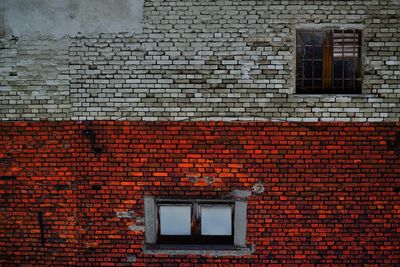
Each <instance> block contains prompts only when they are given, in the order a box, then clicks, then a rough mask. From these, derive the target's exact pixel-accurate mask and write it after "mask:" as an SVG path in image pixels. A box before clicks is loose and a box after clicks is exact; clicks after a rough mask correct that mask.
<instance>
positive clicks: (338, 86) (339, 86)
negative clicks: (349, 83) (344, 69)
mask: <svg viewBox="0 0 400 267" xmlns="http://www.w3.org/2000/svg"><path fill="white" fill-rule="evenodd" d="M333 88H334V89H343V80H334V82H333Z"/></svg>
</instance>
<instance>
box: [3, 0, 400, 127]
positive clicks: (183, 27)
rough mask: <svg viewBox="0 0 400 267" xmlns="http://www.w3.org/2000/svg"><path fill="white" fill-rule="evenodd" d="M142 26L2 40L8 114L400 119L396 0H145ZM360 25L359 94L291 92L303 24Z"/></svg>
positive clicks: (15, 116)
mask: <svg viewBox="0 0 400 267" xmlns="http://www.w3.org/2000/svg"><path fill="white" fill-rule="evenodd" d="M143 12H144V14H143V15H144V22H143V31H142V33H140V34H137V33H119V34H92V35H83V36H82V35H80V36H76V37H71V38H64V39H61V40H59V41H51V40H46V39H45V40H40V39H39V40H37V39H33V40H32V39H29V40H19V41H17V40H9V39H7V38H5V39H3V40H2V47H3V49H2V53H1V55H0V62H1V63H2V65H3V67H2V69H1V73H2V75H3V79H2V81H1V84H0V85H1V88H2V89H1V97H2V98H1V104H2V105H1V108H2V114H4V115H3V116H2V119H8V120H10V119H50V120H60V119H63V120H69V119H73V120H92V119H98V120H100V119H120V118H121V119H125V118H126V119H129V120H142V119H143V120H176V121H181V120H274V119H275V120H284V121H286V120H288V121H318V120H322V121H332V120H335V121H361V122H363V121H398V118H399V115H400V111H399V98H400V88H399V77H400V72H399V66H400V41H399V35H400V33H399V29H400V22H399V17H400V8H399V2H398V1H384V0H382V1H377V0H372V1H145V3H144V11H143ZM324 23H328V24H335V25H347V24H358V25H361V26H362V27H363V28H364V30H363V45H364V51H363V54H364V56H363V69H364V72H363V75H364V83H363V94H362V95H352V96H343V95H328V96H321V95H318V96H301V95H296V94H295V88H294V86H295V85H294V82H295V64H294V63H295V29H296V27H299V25H301V24H324Z"/></svg>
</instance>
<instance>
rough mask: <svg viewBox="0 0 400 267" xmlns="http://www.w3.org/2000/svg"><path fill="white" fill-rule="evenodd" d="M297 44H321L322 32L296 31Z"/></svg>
mask: <svg viewBox="0 0 400 267" xmlns="http://www.w3.org/2000/svg"><path fill="white" fill-rule="evenodd" d="M297 45H322V32H317V31H314V32H301V31H300V32H298V33H297Z"/></svg>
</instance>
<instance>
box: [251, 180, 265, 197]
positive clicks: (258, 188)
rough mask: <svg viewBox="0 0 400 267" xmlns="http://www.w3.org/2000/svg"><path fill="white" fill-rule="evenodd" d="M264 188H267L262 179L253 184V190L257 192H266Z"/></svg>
mask: <svg viewBox="0 0 400 267" xmlns="http://www.w3.org/2000/svg"><path fill="white" fill-rule="evenodd" d="M264 190H265V188H264V184H263V183H262V182H261V181H260V182H258V183H256V184H255V185H253V192H254V193H255V194H261V193H263V192H264Z"/></svg>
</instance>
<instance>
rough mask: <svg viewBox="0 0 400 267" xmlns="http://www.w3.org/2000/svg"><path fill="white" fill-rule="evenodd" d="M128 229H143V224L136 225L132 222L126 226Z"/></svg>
mask: <svg viewBox="0 0 400 267" xmlns="http://www.w3.org/2000/svg"><path fill="white" fill-rule="evenodd" d="M128 229H129V230H130V231H144V229H145V228H144V225H136V224H132V225H130V226H129V227H128Z"/></svg>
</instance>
